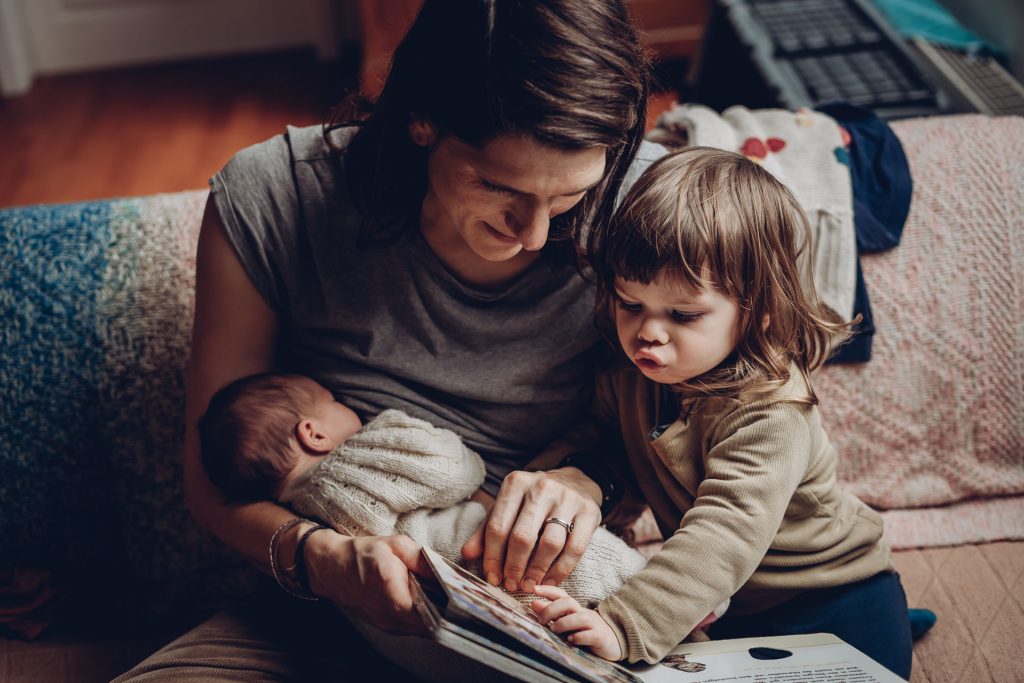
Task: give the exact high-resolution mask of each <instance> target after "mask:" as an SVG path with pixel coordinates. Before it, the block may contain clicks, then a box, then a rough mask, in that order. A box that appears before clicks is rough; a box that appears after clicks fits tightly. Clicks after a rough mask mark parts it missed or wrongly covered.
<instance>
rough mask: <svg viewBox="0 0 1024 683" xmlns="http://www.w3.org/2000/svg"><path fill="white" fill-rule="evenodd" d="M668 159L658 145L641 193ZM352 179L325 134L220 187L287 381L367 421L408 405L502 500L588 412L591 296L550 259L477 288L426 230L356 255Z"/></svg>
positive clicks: (258, 151)
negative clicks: (269, 315)
mask: <svg viewBox="0 0 1024 683" xmlns="http://www.w3.org/2000/svg"><path fill="white" fill-rule="evenodd" d="M333 135H336V136H338V137H337V142H339V143H341V142H343V140H344V136H345V135H347V133H346V132H345V131H336V132H335V133H333ZM663 153H664V150H662V149H661V148H660V147H658V146H656V145H648V144H645V145H644V147H643V148H642V149H641V153H640V159H638V161H637V162H635V163H634V168H633V169H631V173H630V176H631V178H630V182H631V181H632V180H634V179H635V177H636V175H638V174H639V170H640V169H642V168H646V166H648V165H649V164H650V163H651V162H652V161H653V160H654V159H656V158H657V157H658V156H660V155H661V154H663ZM634 171H635V172H634ZM344 172H345V169H344V160H343V159H340V160H339V159H338V158H337V156H333V155H332V154H331V153H330V151H329V149H328V147H327V145H326V143H325V141H324V138H323V129H322V128H321V127H320V126H311V127H308V128H294V127H289V128H288V130H287V132H286V133H285V134H284V135H279V136H276V137H273V138H271V139H270V140H267V141H266V142H262V143H260V144H257V145H254V146H252V147H249V148H247V149H244V150H242V151H240V152H239V153H238V154H236V155H235V156H234V158H232V159H231V161H230V162H228V164H227V165H226V166H225V167H224V168H223V169H222V170H221V171H220V172H218V173H217V174H216V175H215V176H214V177H213V178H212V179H211V180H210V187H211V192H212V197H213V200H214V203H215V205H216V207H217V210H218V211H219V213H220V216H221V218H222V220H223V222H224V226H225V228H226V231H227V235H228V239H229V240H230V241H231V243H232V245H233V246H234V248H235V250H236V252H237V253H238V257H239V259H240V261H241V263H242V265H243V267H244V268H245V270H246V272H247V273H248V274H249V277H250V278H251V280H252V282H253V284H254V285H255V286H256V289H257V290H258V291H259V292H260V293H261V294H262V296H263V297H264V298H265V299H266V301H267V303H268V304H269V305H270V307H271V308H272V309H273V310H274V311H275V312H276V314H277V315H278V317H279V320H280V325H281V327H280V333H279V336H278V342H277V343H278V345H277V366H278V367H277V368H276V369H277V370H278V371H282V372H294V373H299V374H304V375H308V376H310V377H313V378H314V379H316V380H317V381H318V382H320V383H321V384H323V385H324V386H325V387H327V388H328V389H330V390H331V391H332V392H333V393H334V395H335V396H336V397H337V399H338V400H339V401H341V402H342V403H344V404H345V405H347V406H349V407H350V408H352V409H353V410H355V411H356V412H357V413H359V415H360V416H361V417H362V418H363V420H369V419H372V418H373V417H375V416H376V415H377V414H379V413H380V412H382V411H384V410H386V409H388V408H396V409H399V410H403V411H405V412H406V413H408V414H409V415H412V416H414V417H418V418H421V419H424V420H427V421H428V422H430V423H432V424H434V425H436V426H438V427H443V428H446V429H450V430H452V431H454V432H455V433H456V434H458V435H459V436H461V437H462V439H463V440H464V441H465V443H466V445H467V446H469V447H470V448H472V449H473V450H475V451H476V452H478V453H480V455H481V456H482V457H483V458H484V461H485V462H486V463H487V479H486V481H485V483H484V488H485V489H486V490H487V491H488V492H490V493H492V494H494V493H496V492H497V490H498V487H499V486H500V483H501V480H502V478H504V476H505V475H506V474H508V473H509V472H510V471H512V470H514V469H518V468H520V467H522V466H523V465H524V464H526V463H527V462H528V461H529V460H530V459H531V458H533V456H535V455H536V454H537V453H538V452H539V451H540V450H541V449H543V448H544V446H546V445H547V444H548V442H550V441H551V440H553V439H554V438H555V437H557V436H559V435H560V434H561V433H562V432H563V431H564V430H566V429H567V428H568V427H569V426H571V425H572V424H573V423H574V422H575V421H576V420H577V419H579V418H580V417H581V416H582V414H583V413H584V411H585V410H586V408H587V407H588V404H589V400H590V397H591V391H592V384H593V371H594V367H593V364H594V360H595V353H594V352H595V349H596V345H597V342H598V333H597V331H596V330H595V328H594V326H593V322H592V320H593V309H594V289H593V287H592V286H591V285H590V284H588V283H587V282H586V281H584V280H583V278H582V277H580V275H579V274H578V273H577V271H576V269H575V267H574V266H572V265H563V264H558V263H555V262H553V261H552V260H550V259H539V260H538V261H537V262H535V263H534V264H533V265H531V266H530V268H529V269H528V270H527V271H526V272H524V273H523V274H522V275H521V276H520V277H519V278H517V279H516V280H515V281H514V282H512V283H511V284H510V285H508V286H507V287H505V288H504V289H503V290H501V291H482V290H478V289H475V288H473V287H471V286H469V285H466V284H465V283H462V282H460V281H459V280H457V279H456V278H455V277H454V276H452V274H451V273H450V272H449V271H448V270H447V269H446V268H445V267H444V265H443V264H442V263H441V262H440V261H439V260H438V258H437V256H436V255H435V254H434V253H433V251H432V250H431V249H430V247H429V246H428V245H427V244H426V242H425V241H424V240H423V238H422V236H421V234H420V232H419V231H418V230H412V231H409V232H408V233H407V234H406V235H405V236H403V237H401V238H399V239H398V240H397V241H394V242H391V243H387V244H372V245H362V244H359V232H360V227H361V225H362V221H363V217H362V215H361V214H359V213H358V211H357V210H356V209H355V207H354V206H353V204H352V199H351V197H350V195H349V192H348V187H347V185H346V183H345V181H344V177H343V174H344Z"/></svg>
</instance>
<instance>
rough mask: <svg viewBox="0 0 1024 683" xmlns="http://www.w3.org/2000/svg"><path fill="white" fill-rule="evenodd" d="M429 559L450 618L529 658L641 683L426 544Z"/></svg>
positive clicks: (591, 676) (597, 677)
mask: <svg viewBox="0 0 1024 683" xmlns="http://www.w3.org/2000/svg"><path fill="white" fill-rule="evenodd" d="M423 554H424V557H426V559H427V562H429V563H430V566H431V569H433V571H434V574H435V575H436V576H437V578H438V581H439V582H440V583H441V586H442V587H443V588H444V591H445V593H446V594H447V596H448V605H447V609H446V610H445V615H444V616H445V617H446V618H448V619H451V620H453V621H455V620H457V621H459V622H460V623H479V624H485V625H487V626H488V627H490V628H493V629H496V630H497V631H500V632H501V633H502V634H504V635H505V636H507V637H509V638H511V639H513V640H514V641H516V642H518V643H519V644H520V645H521V646H524V647H523V650H522V651H523V652H524V653H526V654H528V655H529V656H535V657H536V656H540V657H543V658H545V659H546V660H548V661H549V662H553V663H554V664H555V665H557V666H560V667H562V668H564V669H567V670H569V671H572V672H574V673H575V674H576V675H577V676H581V677H583V678H584V679H586V680H589V681H600V682H602V683H605V682H606V683H636V681H637V679H636V677H635V676H633V674H632V673H630V672H629V671H627V670H626V669H624V668H622V667H620V666H617V665H615V664H613V663H612V662H608V661H606V660H604V659H600V658H598V657H595V656H594V655H591V654H589V653H586V652H584V651H583V650H580V649H579V648H576V647H573V646H572V645H569V644H568V643H567V642H565V641H564V640H562V639H561V638H560V637H559V636H557V635H556V634H554V633H552V632H551V630H550V629H548V628H547V627H546V626H544V625H543V624H541V623H539V622H538V621H537V617H536V616H535V615H534V614H533V612H532V611H531V610H530V609H528V608H527V607H525V606H523V605H521V604H519V602H517V601H516V600H515V599H514V598H512V597H511V596H509V595H507V594H506V593H504V592H503V591H501V590H499V589H497V588H495V587H494V586H492V585H490V584H488V583H486V582H485V581H483V580H482V579H480V578H479V577H477V576H475V575H473V574H472V573H470V572H468V571H466V570H465V569H463V568H462V567H459V566H458V565H455V564H453V563H451V562H449V561H448V560H446V559H444V558H443V557H441V556H440V555H438V554H437V553H436V552H434V551H433V550H431V549H430V548H428V547H426V546H424V548H423Z"/></svg>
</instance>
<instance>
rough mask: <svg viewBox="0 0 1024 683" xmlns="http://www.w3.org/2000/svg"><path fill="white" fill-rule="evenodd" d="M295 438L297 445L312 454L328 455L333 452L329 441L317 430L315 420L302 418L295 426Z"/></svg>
mask: <svg viewBox="0 0 1024 683" xmlns="http://www.w3.org/2000/svg"><path fill="white" fill-rule="evenodd" d="M295 436H296V438H298V440H299V443H300V444H302V446H303V447H304V448H305V449H306V450H308V451H312V452H313V453H330V452H331V451H332V450H333V445H332V444H331V440H330V439H329V438H328V437H327V435H326V434H324V432H323V431H322V430H321V429H320V428H319V426H318V425H317V423H316V421H315V420H312V419H310V418H308V417H304V418H302V419H301V420H299V422H298V424H297V425H295Z"/></svg>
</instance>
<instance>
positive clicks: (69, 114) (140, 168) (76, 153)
mask: <svg viewBox="0 0 1024 683" xmlns="http://www.w3.org/2000/svg"><path fill="white" fill-rule="evenodd" d="M356 73H357V70H356V65H355V63H354V62H348V63H345V62H341V63H334V64H326V65H325V64H322V63H319V62H317V60H316V59H315V58H314V56H313V55H312V54H311V53H308V52H290V53H279V54H270V55H261V56H253V57H236V58H230V59H218V60H203V61H194V62H185V63H179V64H171V65H160V66H146V67H137V68H131V69H117V70H110V71H103V72H94V73H86V74H78V75H68V76H52V77H47V78H40V79H39V80H37V81H36V82H35V84H34V85H33V87H32V90H31V91H30V92H29V94H28V95H26V96H24V97H19V98H12V99H6V100H5V99H0V131H3V134H2V136H0V208H3V207H10V206H23V205H26V204H40V203H48V202H70V201H78V200H83V199H99V198H106V197H124V196H133V195H145V194H152V193H156V192H174V191H177V190H189V189H199V188H204V187H206V183H207V180H208V179H209V177H210V176H211V175H212V174H213V173H214V172H215V171H217V170H218V169H219V168H220V167H221V166H223V165H224V162H226V161H227V160H228V159H229V158H230V157H231V155H232V154H234V153H235V152H236V151H238V150H239V149H241V148H243V147H245V146H247V145H250V144H253V143H255V142H259V141H260V140H265V139H266V138H268V137H270V136H272V135H275V134H277V133H279V132H281V131H282V130H284V127H285V125H287V124H292V125H297V126H302V125H309V124H314V123H319V122H321V121H323V120H324V118H325V117H326V116H327V115H328V113H329V111H330V108H331V107H332V106H333V105H334V104H336V103H337V102H338V101H340V100H341V99H342V97H343V96H344V94H345V92H347V89H348V88H351V87H352V85H353V83H354V82H355V74H356ZM673 97H674V96H673V95H671V94H669V95H666V94H660V95H656V96H654V97H653V98H652V100H651V115H650V117H649V121H651V122H652V123H653V119H654V117H655V116H656V115H657V113H658V112H660V111H661V110H663V109H665V108H666V107H667V106H668V105H669V103H670V102H671V101H672V98H673Z"/></svg>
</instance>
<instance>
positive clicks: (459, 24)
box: [327, 0, 648, 239]
mask: <svg viewBox="0 0 1024 683" xmlns="http://www.w3.org/2000/svg"><path fill="white" fill-rule="evenodd" d="M647 87H648V86H647V62H646V59H645V57H644V53H643V50H642V48H641V47H640V43H639V39H638V37H637V34H636V30H635V29H634V27H633V25H632V23H631V22H630V14H629V11H628V10H627V9H626V7H625V5H624V4H623V2H622V1H621V0H531V1H527V0H426V1H425V2H424V4H423V7H422V9H421V10H420V13H419V15H418V16H417V17H416V20H415V22H414V23H413V25H412V27H411V28H410V29H409V32H408V33H407V34H406V36H405V38H404V39H403V40H402V42H401V44H400V45H399V46H398V48H397V49H396V50H395V53H394V57H393V59H392V63H391V70H390V72H389V74H388V77H387V81H386V82H385V84H384V88H383V90H382V91H381V94H380V97H379V98H378V99H377V101H376V103H374V104H372V105H370V104H369V103H367V102H365V100H364V101H363V104H365V105H366V106H365V107H364V108H363V109H362V111H361V115H360V108H359V107H358V106H355V105H354V104H353V102H350V103H349V104H350V106H349V107H348V111H347V112H346V111H344V110H342V111H341V112H340V113H339V115H337V116H336V118H335V120H334V121H332V122H331V123H330V124H328V129H327V138H328V142H329V143H330V142H331V138H332V137H333V136H332V135H331V134H330V131H333V130H334V129H336V128H339V127H344V126H358V131H357V132H356V134H355V136H354V138H353V139H352V140H351V141H350V143H349V144H348V145H347V146H343V149H340V150H337V149H336V151H339V152H341V153H343V154H344V155H345V165H346V170H347V173H346V175H347V177H348V179H349V183H350V186H349V187H350V191H351V192H352V194H353V197H354V199H355V201H356V203H357V205H358V206H359V207H360V208H361V209H362V211H363V212H364V214H365V215H366V216H367V217H368V224H367V225H368V227H369V229H370V230H372V231H375V232H376V233H377V234H375V235H372V237H382V236H384V235H381V234H380V227H379V226H384V227H385V231H386V232H387V233H389V234H395V233H396V232H397V231H401V230H403V229H404V228H405V226H406V225H408V224H409V221H410V219H412V218H415V217H417V216H418V215H419V210H420V205H421V203H422V200H423V196H424V193H425V192H426V187H427V177H426V176H427V164H426V161H427V150H425V149H424V148H423V147H420V146H418V145H416V144H414V143H413V142H412V140H411V139H410V137H409V123H410V121H411V119H412V118H414V117H415V118H419V119H422V120H425V121H428V122H429V123H431V124H432V125H433V126H435V128H436V129H437V130H438V132H439V134H441V135H453V136H455V137H456V138H458V139H459V140H461V141H463V142H465V143H467V144H469V145H472V146H474V147H477V148H481V147H483V146H484V145H486V144H487V143H488V142H490V141H491V140H492V139H493V138H494V137H496V136H498V135H501V134H504V133H520V134H527V135H530V136H531V137H533V138H534V139H536V140H537V141H538V142H541V143H544V144H547V145H550V146H552V147H556V148H559V149H564V150H568V151H576V150H582V149H588V148H594V147H606V148H607V150H608V152H607V157H606V167H605V178H604V180H603V181H602V182H601V183H600V184H599V185H598V186H597V187H595V188H594V189H593V190H591V191H590V192H588V193H587V195H586V196H585V197H584V198H583V200H582V201H581V202H580V203H579V204H577V205H576V206H575V207H574V208H573V209H571V210H570V211H567V212H566V213H565V214H562V215H561V216H559V217H558V218H556V219H555V220H554V221H553V223H552V226H551V233H552V237H553V238H555V239H559V238H563V239H564V238H568V237H574V236H578V235H579V234H580V230H581V228H582V226H583V225H585V224H586V223H588V222H591V221H604V220H607V219H608V217H610V216H611V213H612V208H613V205H614V201H615V197H616V195H617V194H618V190H619V187H620V186H621V183H622V178H623V176H624V175H625V173H626V170H627V168H628V166H629V163H630V162H631V160H632V158H633V155H634V153H635V152H636V149H637V147H638V146H639V144H640V140H641V138H642V137H643V133H644V125H645V119H646V105H647ZM364 237H371V236H370V235H364Z"/></svg>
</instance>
